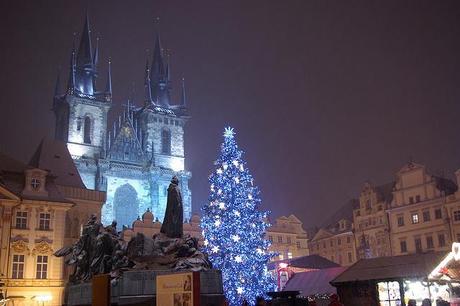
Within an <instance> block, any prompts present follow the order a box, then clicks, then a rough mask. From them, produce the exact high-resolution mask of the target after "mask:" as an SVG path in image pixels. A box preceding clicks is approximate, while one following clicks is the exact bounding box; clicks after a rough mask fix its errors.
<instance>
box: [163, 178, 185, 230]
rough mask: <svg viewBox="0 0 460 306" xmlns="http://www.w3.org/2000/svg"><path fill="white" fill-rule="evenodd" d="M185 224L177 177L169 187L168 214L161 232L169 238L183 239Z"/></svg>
mask: <svg viewBox="0 0 460 306" xmlns="http://www.w3.org/2000/svg"><path fill="white" fill-rule="evenodd" d="M183 222H184V211H183V205H182V194H181V192H180V188H179V179H178V178H177V176H173V178H172V179H171V184H169V187H168V201H167V203H166V213H165V218H164V220H163V224H162V225H161V230H160V232H161V233H163V234H165V235H166V236H167V237H169V238H181V237H182V236H183V234H184V229H183V226H184V225H183Z"/></svg>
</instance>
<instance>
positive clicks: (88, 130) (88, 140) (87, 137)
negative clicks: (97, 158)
mask: <svg viewBox="0 0 460 306" xmlns="http://www.w3.org/2000/svg"><path fill="white" fill-rule="evenodd" d="M83 133H84V134H83V142H84V143H91V118H89V117H88V116H86V117H85V127H84V130H83Z"/></svg>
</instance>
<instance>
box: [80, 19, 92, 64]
mask: <svg viewBox="0 0 460 306" xmlns="http://www.w3.org/2000/svg"><path fill="white" fill-rule="evenodd" d="M92 52H93V51H92V48H91V30H90V27H89V15H88V12H86V20H85V25H84V27H83V32H82V35H81V40H80V46H79V47H78V55H77V65H78V66H81V67H83V66H90V67H92V66H93V64H94V62H93V53H92Z"/></svg>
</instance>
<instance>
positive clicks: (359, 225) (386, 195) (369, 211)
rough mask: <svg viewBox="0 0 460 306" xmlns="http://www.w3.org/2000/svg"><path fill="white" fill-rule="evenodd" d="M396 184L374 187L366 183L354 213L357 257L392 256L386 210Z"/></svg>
mask: <svg viewBox="0 0 460 306" xmlns="http://www.w3.org/2000/svg"><path fill="white" fill-rule="evenodd" d="M393 187H394V182H392V183H388V184H384V185H380V186H373V185H372V184H371V183H369V182H366V183H365V184H364V186H363V188H362V191H361V194H360V196H359V207H357V208H356V209H355V210H354V211H353V224H354V234H355V243H356V248H357V250H356V251H357V256H358V258H359V259H361V258H373V257H382V256H390V255H391V247H390V227H389V223H388V218H387V213H386V210H387V209H388V207H389V205H390V204H391V201H392V199H393V193H392V192H393Z"/></svg>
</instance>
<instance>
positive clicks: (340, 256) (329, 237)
mask: <svg viewBox="0 0 460 306" xmlns="http://www.w3.org/2000/svg"><path fill="white" fill-rule="evenodd" d="M358 205H359V203H358V201H357V200H350V201H348V202H347V203H346V204H345V205H343V206H342V207H341V208H340V209H339V210H338V211H337V212H335V213H334V214H333V215H332V216H331V217H330V218H329V220H327V221H326V222H325V223H324V225H323V226H322V227H320V228H319V230H318V231H317V232H316V234H315V235H314V236H313V238H312V239H311V240H310V241H309V244H308V248H309V251H310V254H314V255H319V256H322V257H324V258H327V259H329V260H330V261H332V262H335V263H337V264H339V265H341V266H349V265H351V264H353V263H355V262H356V260H357V256H356V244H355V235H354V231H353V215H352V213H353V210H354V209H356V208H357V206H358Z"/></svg>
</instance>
